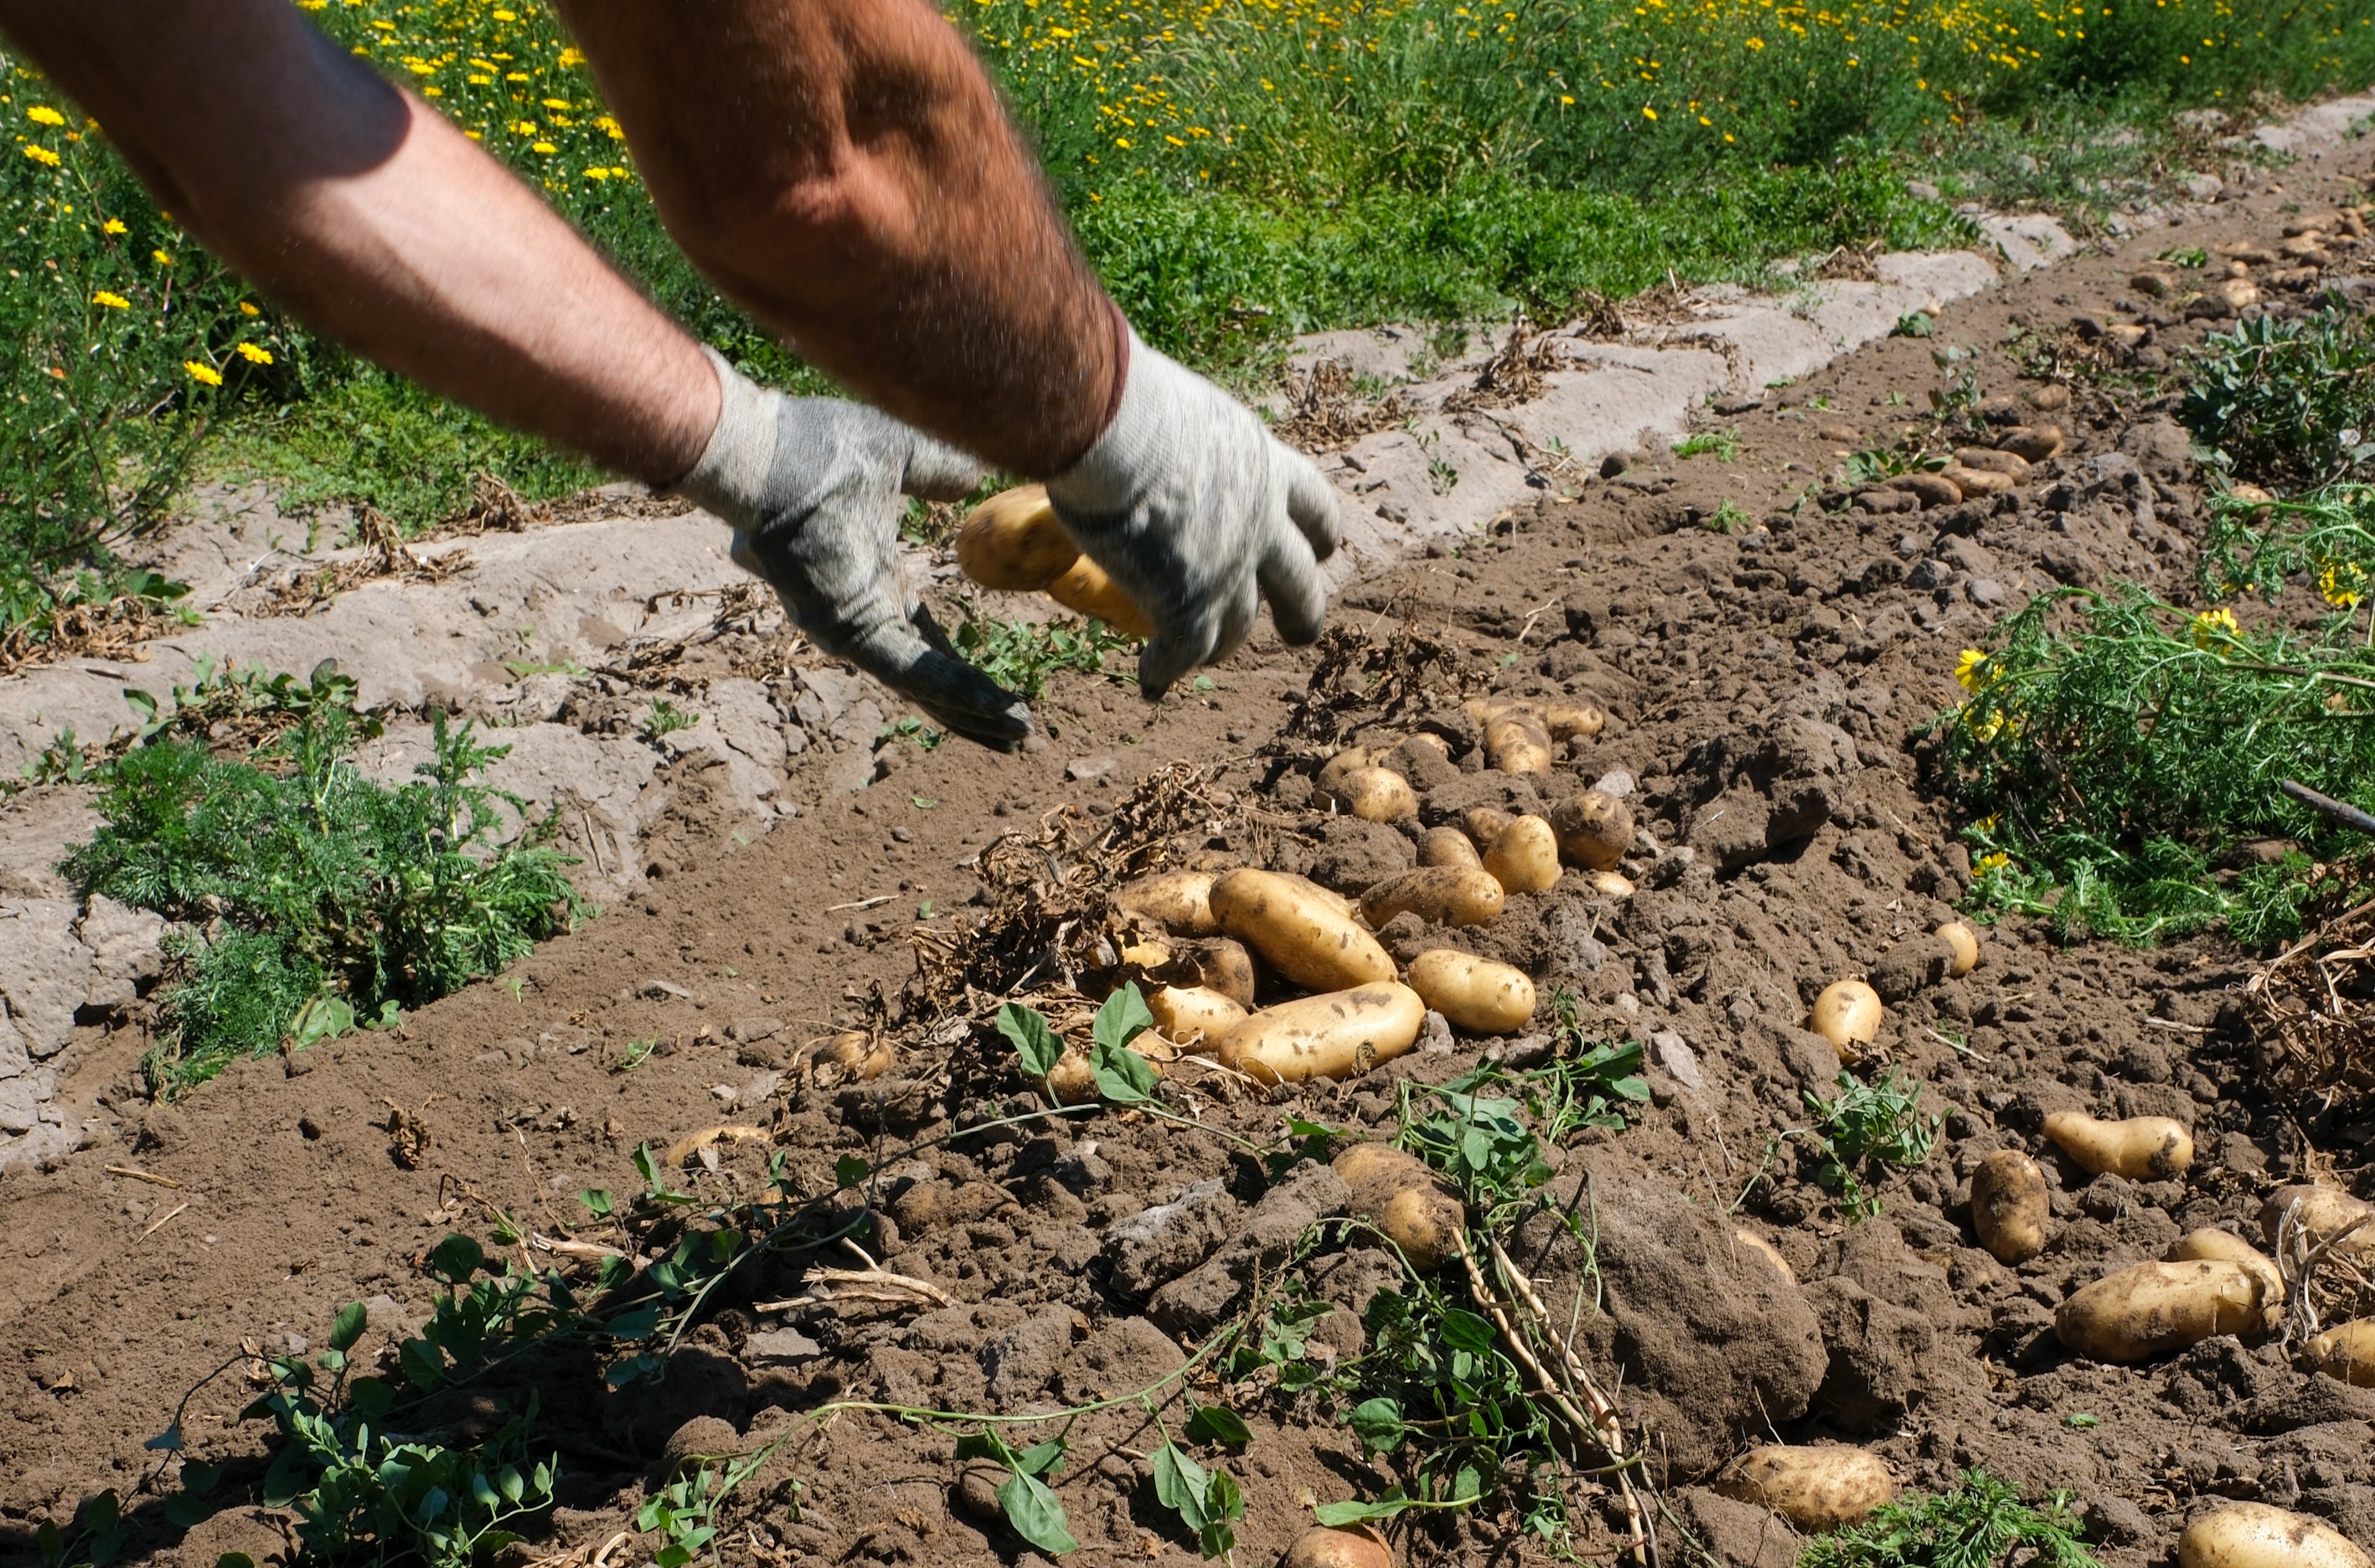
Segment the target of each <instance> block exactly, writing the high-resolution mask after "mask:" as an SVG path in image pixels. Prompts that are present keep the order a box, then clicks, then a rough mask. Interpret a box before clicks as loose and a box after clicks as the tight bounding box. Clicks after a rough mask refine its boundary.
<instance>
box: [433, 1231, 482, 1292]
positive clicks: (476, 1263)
mask: <svg viewBox="0 0 2375 1568" xmlns="http://www.w3.org/2000/svg"><path fill="white" fill-rule="evenodd" d="M486 1266H487V1255H486V1253H485V1252H484V1251H483V1250H482V1249H481V1248H480V1247H479V1244H478V1243H477V1242H475V1241H473V1240H471V1239H470V1238H469V1237H468V1236H464V1235H451V1236H448V1237H446V1238H445V1239H444V1240H443V1241H442V1242H439V1243H438V1244H437V1245H436V1248H435V1249H434V1250H433V1251H431V1253H430V1255H429V1267H430V1269H431V1271H432V1272H433V1273H435V1274H436V1275H437V1276H438V1277H439V1278H440V1279H444V1280H445V1281H446V1282H447V1283H449V1284H455V1285H460V1284H465V1283H467V1281H468V1279H469V1278H470V1276H471V1275H473V1274H476V1273H477V1272H478V1271H479V1269H481V1268H484V1267H486Z"/></svg>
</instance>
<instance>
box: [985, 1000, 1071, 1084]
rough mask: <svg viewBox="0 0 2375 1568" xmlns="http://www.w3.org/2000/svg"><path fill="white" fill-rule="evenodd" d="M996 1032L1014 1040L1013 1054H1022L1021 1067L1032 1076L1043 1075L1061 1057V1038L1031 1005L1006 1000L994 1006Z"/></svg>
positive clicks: (1047, 1072)
mask: <svg viewBox="0 0 2375 1568" xmlns="http://www.w3.org/2000/svg"><path fill="white" fill-rule="evenodd" d="M998 1033H1000V1034H1003V1035H1005V1036H1006V1038H1007V1039H1009V1040H1010V1041H1012V1042H1013V1043H1014V1054H1015V1055H1017V1056H1019V1057H1021V1058H1022V1070H1023V1071H1024V1072H1027V1073H1029V1074H1030V1075H1031V1076H1032V1077H1033V1078H1046V1076H1047V1075H1048V1074H1049V1073H1051V1072H1054V1071H1055V1070H1056V1064H1057V1063H1058V1061H1061V1060H1062V1059H1063V1055H1064V1042H1063V1038H1062V1037H1061V1036H1060V1035H1058V1033H1057V1032H1055V1031H1054V1030H1053V1029H1051V1028H1049V1027H1048V1025H1047V1020H1046V1018H1044V1017H1043V1016H1041V1014H1040V1013H1039V1011H1038V1009H1036V1008H1025V1007H1021V1006H1018V1005H1017V1004H1015V1003H1013V1002H1009V1003H1007V1004H1006V1005H1005V1006H1004V1007H1002V1008H998Z"/></svg>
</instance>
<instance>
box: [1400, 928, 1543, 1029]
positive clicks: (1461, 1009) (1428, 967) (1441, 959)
mask: <svg viewBox="0 0 2375 1568" xmlns="http://www.w3.org/2000/svg"><path fill="white" fill-rule="evenodd" d="M1410 984H1411V989H1412V990H1413V991H1415V992H1417V993H1418V994H1419V996H1421V997H1423V998H1424V1000H1425V1002H1426V1005H1427V1006H1428V1007H1430V1008H1434V1009H1435V1010H1436V1012H1439V1013H1441V1014H1442V1015H1443V1016H1444V1018H1445V1019H1446V1020H1447V1021H1448V1022H1449V1023H1450V1025H1451V1027H1452V1028H1454V1029H1457V1030H1461V1031H1463V1032H1467V1033H1470V1034H1508V1033H1512V1032H1515V1031H1517V1030H1519V1029H1522V1028H1524V1027H1525V1024H1526V1020H1529V1019H1530V1018H1532V1017H1533V1016H1534V983H1533V982H1532V981H1531V980H1530V979H1528V978H1527V976H1526V972H1525V971H1524V970H1522V969H1515V968H1512V967H1511V966H1509V965H1508V964H1506V963H1495V962H1494V961H1492V960H1491V959H1481V958H1472V957H1471V956H1470V955H1468V954H1466V953H1459V952H1454V951H1452V950H1451V949H1448V948H1432V949H1428V950H1427V951H1425V952H1423V953H1421V954H1419V955H1418V957H1416V958H1414V959H1412V960H1411V965H1410Z"/></svg>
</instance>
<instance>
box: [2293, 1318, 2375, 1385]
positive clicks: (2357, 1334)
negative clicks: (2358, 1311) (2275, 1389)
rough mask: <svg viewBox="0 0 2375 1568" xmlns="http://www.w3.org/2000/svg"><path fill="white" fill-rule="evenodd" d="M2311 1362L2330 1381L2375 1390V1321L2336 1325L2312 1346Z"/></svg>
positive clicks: (2357, 1320) (2356, 1320) (2310, 1350)
mask: <svg viewBox="0 0 2375 1568" xmlns="http://www.w3.org/2000/svg"><path fill="white" fill-rule="evenodd" d="M2309 1359H2310V1361H2312V1362H2316V1363H2317V1370H2318V1371H2320V1372H2322V1373H2325V1375H2326V1376H2328V1377H2338V1378H2340V1379H2341V1380H2342V1381H2343V1382H2345V1383H2347V1384H2349V1385H2351V1386H2352V1387H2354V1388H2375V1317H2361V1318H2357V1319H2355V1320H2354V1321H2352V1322H2349V1323H2343V1324H2336V1325H2335V1326H2334V1327H2332V1328H2329V1329H2327V1330H2326V1331H2325V1332H2324V1333H2322V1334H2320V1335H2318V1336H2317V1337H2316V1338H2313V1339H2311V1340H2310V1342H2309Z"/></svg>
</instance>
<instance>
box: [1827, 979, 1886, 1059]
mask: <svg viewBox="0 0 2375 1568" xmlns="http://www.w3.org/2000/svg"><path fill="white" fill-rule="evenodd" d="M1880 1020H1881V1008H1880V993H1879V992H1877V991H1875V990H1873V988H1872V987H1871V986H1869V985H1867V984H1864V983H1863V982H1862V981H1861V980H1834V981H1833V982H1831V984H1828V985H1826V986H1824V987H1823V994H1822V995H1821V996H1817V997H1815V998H1814V1015H1813V1020H1812V1023H1813V1027H1814V1032H1815V1033H1817V1034H1819V1035H1821V1036H1822V1037H1823V1038H1824V1039H1826V1040H1827V1041H1829V1042H1830V1043H1831V1048H1832V1049H1833V1050H1835V1051H1837V1053H1838V1054H1839V1058H1840V1059H1841V1060H1842V1061H1852V1060H1853V1059H1854V1058H1856V1057H1858V1056H1861V1055H1863V1053H1862V1052H1861V1051H1860V1050H1858V1049H1857V1047H1858V1046H1861V1045H1869V1044H1871V1043H1873V1040H1875V1039H1877V1038H1878V1037H1879V1035H1880Z"/></svg>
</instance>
